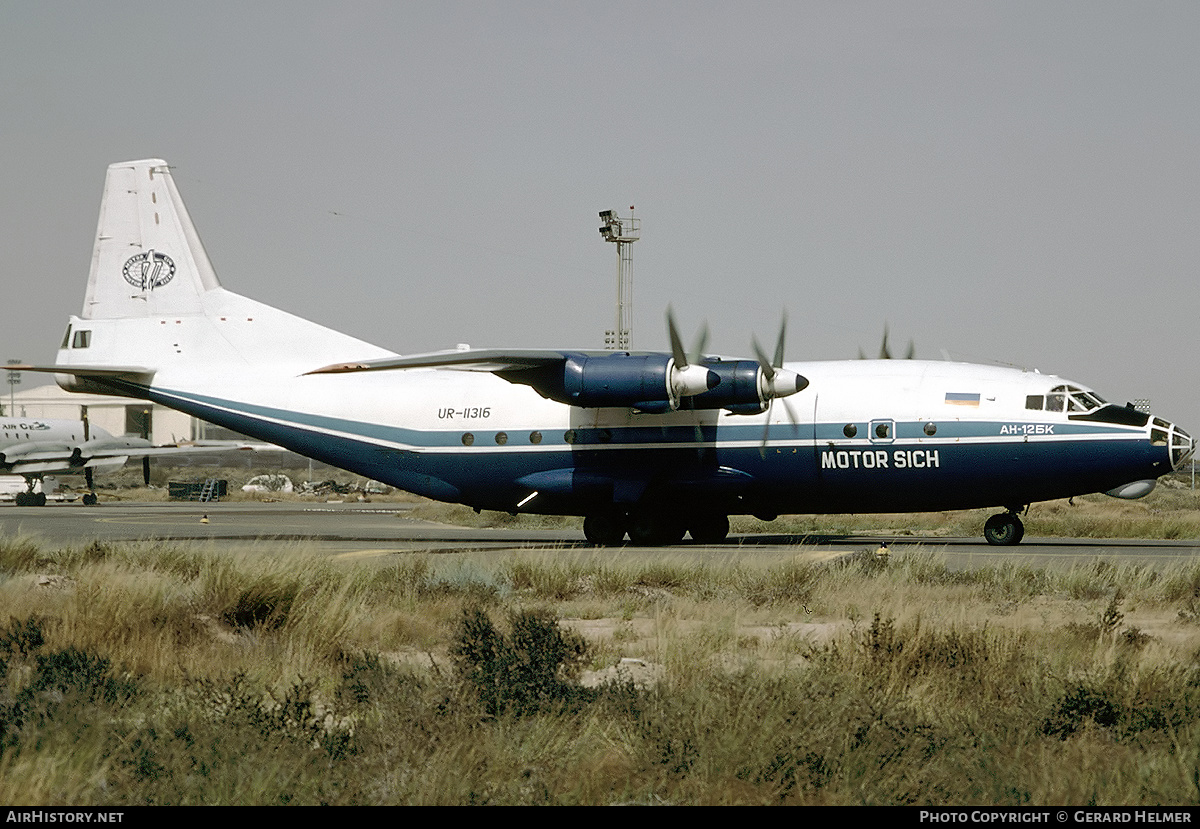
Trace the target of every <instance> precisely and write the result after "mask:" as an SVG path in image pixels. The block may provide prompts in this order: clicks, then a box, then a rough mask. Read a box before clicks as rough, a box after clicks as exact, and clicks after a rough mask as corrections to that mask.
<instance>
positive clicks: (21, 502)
mask: <svg viewBox="0 0 1200 829" xmlns="http://www.w3.org/2000/svg"><path fill="white" fill-rule="evenodd" d="M16 503H17V506H18V507H28V506H32V505H31V504H30V503H29V493H28V492H18V493H17V497H16Z"/></svg>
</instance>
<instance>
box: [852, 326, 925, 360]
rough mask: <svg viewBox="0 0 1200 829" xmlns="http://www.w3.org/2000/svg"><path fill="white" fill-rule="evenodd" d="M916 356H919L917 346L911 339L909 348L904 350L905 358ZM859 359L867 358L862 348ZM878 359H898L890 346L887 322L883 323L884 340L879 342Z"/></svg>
mask: <svg viewBox="0 0 1200 829" xmlns="http://www.w3.org/2000/svg"><path fill="white" fill-rule="evenodd" d="M915 356H917V347H916V346H915V345H914V344H913V341H912V340H909V341H908V348H907V350H905V352H904V359H905V360H911V359H913V358H914V357H915ZM858 359H860V360H865V359H867V355H866V354H864V353H863V350H862V348H859V349H858ZM878 359H880V360H893V359H896V358H895V357H893V356H892V349H891V348H889V347H888V326H887V323H886V322H885V323H884V324H883V340H882V342H880V343H879V358H878Z"/></svg>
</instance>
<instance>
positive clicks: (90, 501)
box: [83, 492, 100, 507]
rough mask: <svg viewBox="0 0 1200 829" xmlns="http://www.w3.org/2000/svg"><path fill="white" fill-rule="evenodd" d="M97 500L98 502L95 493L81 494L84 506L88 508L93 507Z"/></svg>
mask: <svg viewBox="0 0 1200 829" xmlns="http://www.w3.org/2000/svg"><path fill="white" fill-rule="evenodd" d="M98 500H100V499H99V498H97V497H96V493H94V492H85V493H83V503H84V506H88V507H90V506H92V505H94V504H95V503H96V502H97V501H98Z"/></svg>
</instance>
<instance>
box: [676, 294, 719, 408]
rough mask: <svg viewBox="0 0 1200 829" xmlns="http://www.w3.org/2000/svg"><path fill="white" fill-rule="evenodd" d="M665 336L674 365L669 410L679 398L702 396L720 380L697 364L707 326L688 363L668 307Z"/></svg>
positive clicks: (677, 328)
mask: <svg viewBox="0 0 1200 829" xmlns="http://www.w3.org/2000/svg"><path fill="white" fill-rule="evenodd" d="M667 335H668V336H669V337H670V339H671V357H672V359H673V360H674V363H675V364H674V366H672V368H671V373H670V380H669V382H670V386H671V397H672V398H673V401H672V403H673V404H672V406H671V408H675V406H676V405H678V404H677V401H678V399H679V398H681V397H692V396H693V395H697V394H704V392H706V391H708V390H709V389H711V388H713V387H714V386H716V385H717V383H719V382H720V381H721V379H720V378H719V377H717V375H716V374H715V373H713V372H712V371H709V370H708V368H707V367H706V366H702V365H700V364H699V360H700V352H701V351H703V348H704V344H705V343H706V342H707V341H708V326H707V325H705V326H704V327H703V328H702V329H701V331H700V337H699V339H698V340H697V342H696V348H695V349H694V350H693V353H694V354H695V355H696V356H694V357H693V358H692V359H691V360H690V361H689V359H688V355H687V352H685V351H684V350H683V341H682V340H681V339H680V338H679V327H678V326H677V325H676V324H675V314H674V312H672V310H671V308H670V306H668V307H667Z"/></svg>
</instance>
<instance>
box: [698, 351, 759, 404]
mask: <svg viewBox="0 0 1200 829" xmlns="http://www.w3.org/2000/svg"><path fill="white" fill-rule="evenodd" d="M704 366H705V368H707V369H708V370H709V371H711V372H712V373H713V374H715V375H717V378H718V379H719V380H720V382H719V383H718V384H717V385H716V387H715V388H713V389H711V390H709V391H706V392H705V393H704V394H698V395H696V396H695V397H692V398H690V399H689V400H688V402H687V407H688V408H691V409H729V410H730V411H731V412H734V413H735V414H758V413H759V412H763V411H766V408H767V403H768V402H770V401H769V400H768V399H766V397H765V396H764V395H763V393H762V392H763V390H762V386H761V382H760V378H761V376H762V367H761V366H759V364H758V363H757V362H756V361H754V360H730V361H723V360H716V361H705V362H704Z"/></svg>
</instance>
